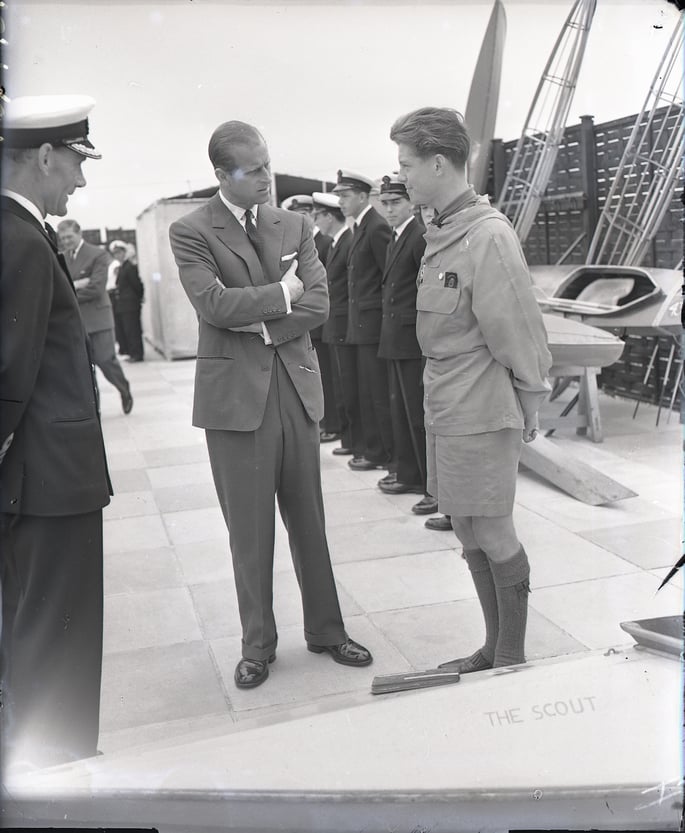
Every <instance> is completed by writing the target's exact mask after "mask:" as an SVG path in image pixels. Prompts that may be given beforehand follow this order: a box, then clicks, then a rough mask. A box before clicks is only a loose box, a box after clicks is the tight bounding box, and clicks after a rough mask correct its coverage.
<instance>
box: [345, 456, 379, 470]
mask: <svg viewBox="0 0 685 833" xmlns="http://www.w3.org/2000/svg"><path fill="white" fill-rule="evenodd" d="M347 465H348V466H349V467H350V468H351V469H354V471H371V469H384V468H385V466H383V465H381V464H380V463H372V462H371V460H367V459H366V457H353V458H352V459H351V460H348V461H347Z"/></svg>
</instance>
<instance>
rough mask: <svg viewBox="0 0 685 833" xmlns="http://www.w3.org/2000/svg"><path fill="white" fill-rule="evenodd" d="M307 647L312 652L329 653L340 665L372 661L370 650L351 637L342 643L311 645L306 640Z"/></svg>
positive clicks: (368, 663)
mask: <svg viewBox="0 0 685 833" xmlns="http://www.w3.org/2000/svg"><path fill="white" fill-rule="evenodd" d="M307 648H308V650H310V651H311V652H312V653H313V654H324V653H326V654H330V655H331V656H332V657H333V659H334V660H335V661H336V662H339V663H340V664H341V665H356V666H357V667H360V666H363V665H371V663H372V662H373V657H372V656H371V651H369V650H368V648H365V647H364V646H363V645H360V644H359V643H358V642H355V641H354V640H353V639H348V640H347V641H346V642H343V643H342V645H312V644H310V643H309V642H308V643H307Z"/></svg>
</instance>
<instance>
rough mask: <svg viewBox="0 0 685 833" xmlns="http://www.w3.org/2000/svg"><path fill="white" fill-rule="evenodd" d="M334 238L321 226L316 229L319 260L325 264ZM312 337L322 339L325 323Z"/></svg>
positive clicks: (313, 332) (315, 242)
mask: <svg viewBox="0 0 685 833" xmlns="http://www.w3.org/2000/svg"><path fill="white" fill-rule="evenodd" d="M332 242H333V240H332V239H331V238H330V237H329V236H328V235H327V234H324V233H323V232H322V231H321V230H320V229H319V228H316V229H315V230H314V245H315V246H316V253H317V254H318V256H319V260H320V261H321V263H323V265H324V266H325V265H326V260H327V259H328V252H329V251H330V249H331V243H332ZM311 336H312V339H314V340H315V341H322V340H323V339H322V336H323V324H320V325H319V326H318V327H315V328H314V329H313V330H312V332H311Z"/></svg>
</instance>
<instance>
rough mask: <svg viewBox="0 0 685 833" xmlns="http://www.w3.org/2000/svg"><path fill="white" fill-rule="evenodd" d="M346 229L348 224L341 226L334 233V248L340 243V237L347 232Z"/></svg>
mask: <svg viewBox="0 0 685 833" xmlns="http://www.w3.org/2000/svg"><path fill="white" fill-rule="evenodd" d="M346 231H347V226H340V228H339V229H338V230H337V231H336V233H335V234H334V235H333V243H332V244H331V245H332V246H333V248H335V247H336V246H337V245H338V240H340V238H341V237H342V236H343V234H345V232H346Z"/></svg>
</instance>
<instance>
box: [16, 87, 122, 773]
mask: <svg viewBox="0 0 685 833" xmlns="http://www.w3.org/2000/svg"><path fill="white" fill-rule="evenodd" d="M94 103H95V102H94V101H93V100H92V99H90V98H88V97H87V96H27V97H25V98H16V99H14V100H13V101H11V102H10V103H9V104H8V106H7V112H6V114H5V118H4V123H3V126H2V133H3V189H2V232H3V233H2V277H1V278H0V343H1V351H2V364H1V365H0V397H1V398H0V461H1V462H0V552H1V553H2V558H1V559H0V583H1V584H2V648H1V652H0V659H1V669H0V670H1V672H2V683H1V685H2V706H3V707H2V710H0V722H1V723H2V726H1V732H0V738H1V739H2V750H3V759H4V760H3V763H4V764H5V767H6V769H5V772H6V773H7V772H8V769H9V771H10V772H11V771H12V770H15V771H17V770H18V771H19V772H21V771H23V770H26V769H31V768H34V767H44V766H53V765H55V764H60V763H65V762H68V761H73V760H76V759H78V758H88V757H91V756H93V755H95V754H96V751H97V738H98V723H99V713H100V675H101V667H102V595H103V589H102V508H103V506H106V505H107V504H108V503H109V495H110V494H111V486H110V482H109V476H108V473H107V463H106V460H105V447H104V443H103V439H102V431H101V428H100V418H99V414H98V409H97V396H96V390H95V379H94V376H93V373H92V369H91V361H90V356H89V353H88V344H87V341H88V339H87V335H86V331H85V328H84V326H83V321H82V318H81V314H80V312H79V306H78V302H77V300H76V296H75V294H74V289H73V287H72V285H71V279H70V277H69V271H68V269H67V266H66V263H65V262H64V258H63V257H62V255H60V254H59V253H58V249H57V239H56V235H55V232H54V230H53V229H52V228H51V227H50V226H49V225H47V224H46V223H45V216H46V215H47V214H53V215H57V216H64V215H65V214H66V213H67V200H68V198H69V195H70V194H72V193H73V192H74V190H75V189H76V188H82V187H83V186H84V185H85V184H86V180H85V178H84V176H83V173H82V170H81V165H82V163H83V162H84V161H85V159H86V158H91V159H100V154H99V153H97V151H96V150H95V148H94V147H93V145H92V144H91V142H90V141H89V139H88V120H87V117H88V113H89V112H90V110H91V108H92V107H93V105H94Z"/></svg>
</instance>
